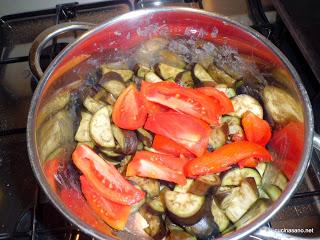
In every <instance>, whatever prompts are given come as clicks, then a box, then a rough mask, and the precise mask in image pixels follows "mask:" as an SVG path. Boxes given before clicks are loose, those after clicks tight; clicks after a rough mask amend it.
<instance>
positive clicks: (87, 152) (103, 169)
mask: <svg viewBox="0 0 320 240" xmlns="http://www.w3.org/2000/svg"><path fill="white" fill-rule="evenodd" d="M72 159H73V162H74V164H75V165H76V166H77V168H78V169H79V170H80V171H81V172H82V173H83V175H84V176H85V177H86V178H87V179H88V181H89V182H90V184H92V186H93V187H94V188H95V189H96V191H97V192H98V193H99V194H100V195H101V196H103V197H105V198H107V199H109V200H111V201H113V202H116V203H119V204H123V205H132V204H134V203H137V202H139V201H141V200H142V199H143V198H144V196H145V194H144V192H143V191H141V190H139V189H137V188H136V187H134V186H133V185H132V184H131V183H130V182H128V181H127V180H126V179H125V178H124V177H123V176H122V175H121V174H120V173H119V172H118V170H117V169H116V168H115V167H114V166H113V165H111V164H108V163H107V162H105V161H104V160H103V159H102V158H101V157H100V156H99V155H97V154H96V153H95V152H94V151H93V150H92V149H90V148H89V147H88V146H86V145H84V144H81V145H78V146H77V148H76V149H75V151H74V152H73V154H72Z"/></svg>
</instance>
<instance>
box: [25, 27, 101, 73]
mask: <svg viewBox="0 0 320 240" xmlns="http://www.w3.org/2000/svg"><path fill="white" fill-rule="evenodd" d="M94 26H96V25H95V24H92V23H85V22H67V23H60V24H57V25H54V26H52V27H49V28H47V29H46V30H44V31H43V32H41V33H40V34H39V35H38V36H37V38H36V39H35V40H34V41H33V43H32V46H31V48H30V52H29V65H30V69H31V71H32V73H33V75H34V76H35V77H36V78H37V79H41V77H42V75H43V71H42V69H41V67H40V54H41V51H42V49H43V48H44V46H45V45H46V44H47V43H48V42H49V41H51V40H52V39H53V38H54V37H56V36H58V35H60V34H63V33H66V32H70V31H76V30H85V31H87V30H89V29H91V28H93V27H94Z"/></svg>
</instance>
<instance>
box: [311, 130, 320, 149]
mask: <svg viewBox="0 0 320 240" xmlns="http://www.w3.org/2000/svg"><path fill="white" fill-rule="evenodd" d="M313 146H314V148H315V149H317V150H318V151H320V135H319V134H318V133H314V135H313Z"/></svg>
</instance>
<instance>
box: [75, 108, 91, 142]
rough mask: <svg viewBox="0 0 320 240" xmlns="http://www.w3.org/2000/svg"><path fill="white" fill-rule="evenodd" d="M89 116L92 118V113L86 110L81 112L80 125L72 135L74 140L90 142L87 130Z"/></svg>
mask: <svg viewBox="0 0 320 240" xmlns="http://www.w3.org/2000/svg"><path fill="white" fill-rule="evenodd" d="M91 118H92V114H90V113H87V112H81V121H80V125H79V128H78V130H77V132H76V135H75V137H74V138H75V140H76V141H78V142H91V137H90V131H89V126H90V121H91Z"/></svg>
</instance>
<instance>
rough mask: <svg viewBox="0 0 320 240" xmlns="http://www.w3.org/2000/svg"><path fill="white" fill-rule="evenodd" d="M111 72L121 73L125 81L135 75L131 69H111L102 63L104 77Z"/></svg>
mask: <svg viewBox="0 0 320 240" xmlns="http://www.w3.org/2000/svg"><path fill="white" fill-rule="evenodd" d="M110 72H111V73H117V74H119V75H120V76H121V80H122V81H124V82H129V81H130V80H131V79H132V77H133V71H131V70H129V69H110V68H109V67H108V66H106V65H101V73H102V78H103V77H104V75H105V74H108V73H110ZM100 81H101V80H100Z"/></svg>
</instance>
